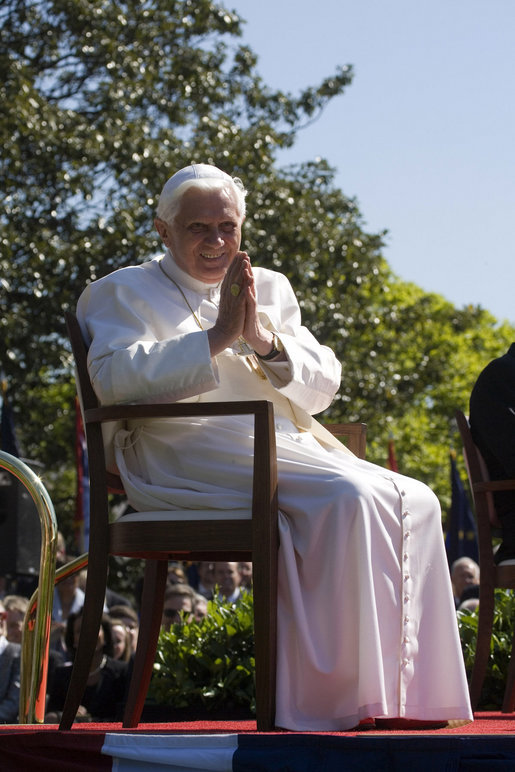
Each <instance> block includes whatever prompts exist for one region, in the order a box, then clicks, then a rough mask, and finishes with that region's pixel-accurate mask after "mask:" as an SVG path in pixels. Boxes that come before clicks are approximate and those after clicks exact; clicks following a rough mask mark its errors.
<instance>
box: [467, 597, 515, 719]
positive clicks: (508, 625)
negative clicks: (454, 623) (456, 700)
mask: <svg viewBox="0 0 515 772" xmlns="http://www.w3.org/2000/svg"><path fill="white" fill-rule="evenodd" d="M514 620H515V595H514V593H513V591H512V590H501V589H496V590H495V609H494V621H493V629H492V638H491V641H490V656H489V660H488V666H487V670H486V675H485V680H484V683H483V689H482V692H481V698H480V701H479V705H478V709H479V710H500V708H501V707H502V703H503V698H504V689H505V687H506V678H507V675H508V667H509V664H510V658H511V643H512V640H513V625H514ZM478 621H479V611H478V609H474V610H473V611H458V628H459V632H460V639H461V647H462V650H463V656H464V659H465V667H466V670H467V675H468V676H469V677H470V674H471V672H472V667H473V665H474V655H475V651H476V641H477V629H478Z"/></svg>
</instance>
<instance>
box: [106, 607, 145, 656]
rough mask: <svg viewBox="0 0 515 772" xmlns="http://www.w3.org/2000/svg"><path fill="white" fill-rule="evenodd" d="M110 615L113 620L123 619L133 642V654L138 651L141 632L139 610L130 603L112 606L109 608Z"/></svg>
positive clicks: (131, 642)
mask: <svg viewBox="0 0 515 772" xmlns="http://www.w3.org/2000/svg"><path fill="white" fill-rule="evenodd" d="M109 617H110V618H111V620H113V621H114V620H115V619H116V620H118V621H121V622H122V623H123V624H124V625H125V628H126V630H127V631H128V633H129V636H130V644H131V656H133V655H134V654H135V653H136V647H137V645H138V634H139V617H138V614H137V612H136V611H135V610H134V609H133V607H132V606H129V605H126V604H125V605H120V606H112V607H111V608H110V609H109Z"/></svg>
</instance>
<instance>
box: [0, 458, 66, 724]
mask: <svg viewBox="0 0 515 772" xmlns="http://www.w3.org/2000/svg"><path fill="white" fill-rule="evenodd" d="M0 468H2V469H6V470H7V471H8V472H10V473H11V474H13V475H14V476H15V477H16V478H17V479H18V480H19V481H20V483H21V484H22V485H23V486H24V487H25V488H26V489H27V491H28V492H29V493H30V495H31V497H32V500H33V501H34V504H35V505H36V509H37V512H38V515H39V520H40V524H41V555H40V562H39V584H38V590H39V597H40V602H39V603H38V606H37V611H36V614H35V619H34V617H33V618H32V621H29V611H30V605H29V609H28V610H27V613H26V615H25V622H24V635H23V639H22V653H21V686H20V708H19V722H20V724H34V723H43V720H44V715H45V693H46V678H47V665H48V647H49V642H50V624H51V620H52V602H53V592H54V573H55V556H56V552H57V519H56V516H55V512H54V507H53V505H52V502H51V500H50V496H49V495H48V493H47V491H46V489H45V487H44V485H43V483H42V482H41V480H40V479H39V477H38V476H37V475H36V474H34V472H33V471H32V469H30V467H28V466H27V464H25V463H24V462H23V461H20V459H19V458H16V457H15V456H11V455H10V454H9V453H5V452H4V451H1V450H0Z"/></svg>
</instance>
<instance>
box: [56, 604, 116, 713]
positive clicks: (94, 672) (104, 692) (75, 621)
mask: <svg viewBox="0 0 515 772" xmlns="http://www.w3.org/2000/svg"><path fill="white" fill-rule="evenodd" d="M81 624H82V609H81V610H80V611H78V612H77V613H71V614H70V615H69V617H68V619H67V623H66V648H67V651H69V652H70V653H71V655H72V657H73V655H74V654H75V651H76V649H77V643H78V640H79V635H80V629H81ZM72 666H73V662H65V663H64V665H62V666H60V667H58V668H56V670H55V673H54V678H53V683H52V687H51V690H50V691H49V693H48V701H47V713H46V715H45V723H47V724H53V723H59V721H60V718H61V712H62V709H63V707H64V702H65V699H66V694H67V691H68V685H69V683H70V677H71V672H72ZM127 686H128V664H127V662H122V661H121V660H116V659H114V657H113V640H112V633H111V620H110V619H109V617H108V616H107V615H106V614H103V616H102V621H101V625H100V629H99V632H98V640H97V645H96V648H95V652H94V654H93V660H92V662H91V668H90V672H89V677H88V682H87V685H86V690H85V692H84V695H83V698H82V704H81V705H80V707H79V710H78V713H77V719H76V720H77V721H81V720H82V721H116V720H118V719H119V716H120V715H121V710H122V708H123V703H124V700H125V698H126V691H127Z"/></svg>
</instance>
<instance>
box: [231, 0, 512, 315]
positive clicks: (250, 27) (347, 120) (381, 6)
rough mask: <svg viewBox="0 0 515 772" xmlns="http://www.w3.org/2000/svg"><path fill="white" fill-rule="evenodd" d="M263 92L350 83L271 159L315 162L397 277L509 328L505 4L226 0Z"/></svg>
mask: <svg viewBox="0 0 515 772" xmlns="http://www.w3.org/2000/svg"><path fill="white" fill-rule="evenodd" d="M225 5H226V7H227V8H229V9H233V10H235V11H236V12H237V13H238V14H239V15H240V16H241V17H243V18H244V19H245V20H246V22H247V23H246V24H245V25H244V35H243V41H244V42H246V43H248V45H250V47H251V48H252V49H253V51H254V52H255V53H256V54H257V55H258V71H259V73H260V74H261V76H262V77H263V79H264V81H265V82H266V83H267V84H268V85H269V86H271V87H275V88H281V89H283V90H288V91H293V92H296V91H298V90H300V89H301V88H303V87H305V86H308V85H315V84H317V83H318V82H319V81H320V80H322V79H323V78H324V77H325V76H327V75H329V74H331V73H333V72H334V70H335V68H336V66H337V65H339V64H352V65H353V68H354V72H355V76H354V81H353V84H352V85H351V86H350V87H349V88H348V89H347V90H346V91H345V93H344V94H343V96H341V97H338V98H337V99H335V100H333V102H332V103H331V104H330V105H329V106H328V108H327V109H326V111H325V112H324V114H323V115H322V117H321V118H320V119H319V120H318V121H317V122H316V123H315V124H313V125H311V126H310V127H308V128H306V129H305V130H303V131H301V132H300V133H299V136H298V140H297V142H296V145H295V147H294V148H293V149H291V150H289V151H286V152H285V153H282V154H281V155H280V157H279V160H280V162H281V163H289V162H297V161H303V160H310V159H313V158H315V157H317V156H322V157H324V158H326V159H327V160H328V161H329V162H330V163H331V165H332V166H334V167H335V168H336V169H337V177H336V181H337V184H338V187H340V188H341V189H342V190H343V191H344V193H345V194H346V195H348V196H351V197H356V199H357V201H358V203H359V206H360V210H361V212H362V214H363V217H364V220H365V223H366V228H367V230H369V231H371V232H375V231H380V230H382V229H384V228H386V229H388V231H389V234H388V236H387V246H386V249H385V251H384V254H385V257H386V258H387V260H388V261H389V263H390V265H391V267H392V269H393V270H394V271H395V273H397V274H398V275H399V276H400V277H401V278H403V279H405V280H407V281H414V282H415V283H416V284H418V285H420V286H421V287H423V288H424V289H425V290H427V291H435V292H438V293H440V294H442V295H444V296H445V297H446V298H448V299H449V300H450V301H451V302H453V303H454V304H456V305H457V306H459V307H461V306H463V305H467V304H468V303H474V304H478V305H481V306H482V307H483V308H486V309H488V310H489V311H491V312H492V313H493V314H494V316H496V317H497V318H499V319H508V320H509V321H511V322H512V323H514V324H515V301H514V295H515V246H514V245H515V233H514V231H515V44H514V39H515V0H432V1H431V2H430V1H429V0H352V1H351V0H318V1H317V2H314V0H233V2H226V3H225Z"/></svg>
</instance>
